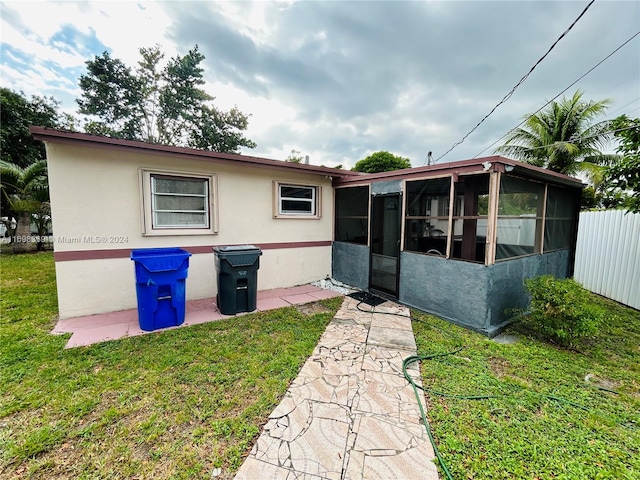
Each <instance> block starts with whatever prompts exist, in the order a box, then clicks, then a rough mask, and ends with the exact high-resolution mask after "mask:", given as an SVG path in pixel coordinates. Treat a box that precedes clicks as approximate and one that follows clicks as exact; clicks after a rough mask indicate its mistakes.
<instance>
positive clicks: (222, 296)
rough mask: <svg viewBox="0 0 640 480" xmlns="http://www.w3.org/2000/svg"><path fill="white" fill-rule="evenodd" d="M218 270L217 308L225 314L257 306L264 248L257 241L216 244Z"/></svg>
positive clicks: (232, 313)
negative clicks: (257, 244)
mask: <svg viewBox="0 0 640 480" xmlns="http://www.w3.org/2000/svg"><path fill="white" fill-rule="evenodd" d="M213 252H214V253H215V257H216V272H217V274H218V297H217V301H218V310H220V313H222V314H224V315H235V314H236V313H240V312H252V311H254V310H255V309H256V298H257V294H258V268H260V255H262V250H260V249H259V248H258V247H256V246H254V245H234V246H229V247H213Z"/></svg>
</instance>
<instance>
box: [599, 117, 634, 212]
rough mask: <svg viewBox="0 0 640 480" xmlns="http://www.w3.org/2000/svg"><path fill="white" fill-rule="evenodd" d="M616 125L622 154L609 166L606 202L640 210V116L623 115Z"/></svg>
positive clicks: (605, 191)
mask: <svg viewBox="0 0 640 480" xmlns="http://www.w3.org/2000/svg"><path fill="white" fill-rule="evenodd" d="M612 128H613V130H614V136H615V137H616V138H617V139H618V141H619V146H618V148H617V152H618V153H619V154H620V157H619V159H618V160H617V161H616V162H614V163H613V164H612V165H610V166H609V167H607V168H606V169H605V173H604V181H603V185H604V188H603V190H604V198H603V203H604V204H605V206H609V207H621V208H626V209H627V210H629V211H631V212H635V213H640V118H633V119H632V118H629V117H627V116H626V115H622V116H620V117H618V118H616V119H615V120H613V122H612Z"/></svg>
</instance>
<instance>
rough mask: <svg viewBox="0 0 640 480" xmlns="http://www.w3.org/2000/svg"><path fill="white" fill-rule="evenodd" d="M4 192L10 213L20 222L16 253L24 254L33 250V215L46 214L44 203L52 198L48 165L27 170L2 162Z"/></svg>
mask: <svg viewBox="0 0 640 480" xmlns="http://www.w3.org/2000/svg"><path fill="white" fill-rule="evenodd" d="M0 176H1V178H2V180H0V189H1V190H2V196H3V197H4V198H5V199H6V200H7V202H8V205H9V213H10V214H11V215H13V216H14V217H16V218H17V219H18V224H17V227H16V237H17V238H18V239H19V241H14V242H13V252H14V253H23V252H28V251H30V250H31V249H32V244H31V242H29V241H24V240H25V239H27V238H29V237H30V236H31V215H32V214H34V213H38V212H42V203H43V202H46V201H47V200H48V199H49V189H48V184H47V162H46V161H45V160H39V161H37V162H35V163H32V164H31V165H29V166H27V167H21V166H19V165H16V164H14V163H8V162H5V161H0Z"/></svg>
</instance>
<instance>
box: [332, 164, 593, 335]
mask: <svg viewBox="0 0 640 480" xmlns="http://www.w3.org/2000/svg"><path fill="white" fill-rule="evenodd" d="M334 186H335V229H334V244H333V276H334V278H336V279H337V280H340V281H344V282H345V283H349V284H351V285H354V286H357V287H359V288H363V289H366V290H369V291H371V292H374V293H378V294H382V295H385V296H388V297H391V298H394V299H397V300H398V301H400V302H401V303H404V304H406V305H409V306H413V307H416V308H419V309H420V310H424V311H427V312H431V313H434V314H437V315H439V316H441V317H443V318H446V319H448V320H450V321H453V322H455V323H458V324H461V325H464V326H467V327H469V328H472V329H474V330H477V331H480V332H482V333H485V334H487V335H495V334H496V333H498V332H499V331H500V329H501V328H503V327H504V326H505V325H506V324H507V323H508V321H509V313H508V310H510V309H513V308H517V307H523V306H526V303H527V301H528V298H527V295H526V293H525V291H524V288H523V281H524V279H526V278H529V277H533V276H536V275H541V274H552V275H555V276H557V277H566V276H569V275H571V273H572V268H573V250H574V247H575V235H576V231H577V219H578V212H579V204H580V194H581V189H582V184H581V182H580V181H579V180H577V179H574V178H571V177H567V176H564V175H560V174H556V173H553V172H549V171H547V170H544V169H541V168H537V167H532V166H530V165H528V164H523V163H520V162H515V161H511V160H509V159H506V158H502V157H489V158H483V159H477V160H469V161H463V162H455V163H450V164H446V165H434V166H429V167H421V168H414V169H407V170H399V171H394V172H385V173H381V174H372V175H363V176H361V177H351V178H348V179H340V180H337V181H334Z"/></svg>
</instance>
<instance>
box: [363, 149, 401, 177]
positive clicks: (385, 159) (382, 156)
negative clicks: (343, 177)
mask: <svg viewBox="0 0 640 480" xmlns="http://www.w3.org/2000/svg"><path fill="white" fill-rule="evenodd" d="M403 168H411V161H410V160H409V159H408V158H404V157H399V156H397V155H394V154H392V153H389V152H386V151H384V150H382V151H379V152H375V153H372V154H371V155H369V156H368V157H366V158H363V159H362V160H360V161H359V162H357V163H356V166H355V167H353V168H352V169H351V170H352V171H354V172H364V173H378V172H390V171H392V170H401V169H403Z"/></svg>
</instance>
